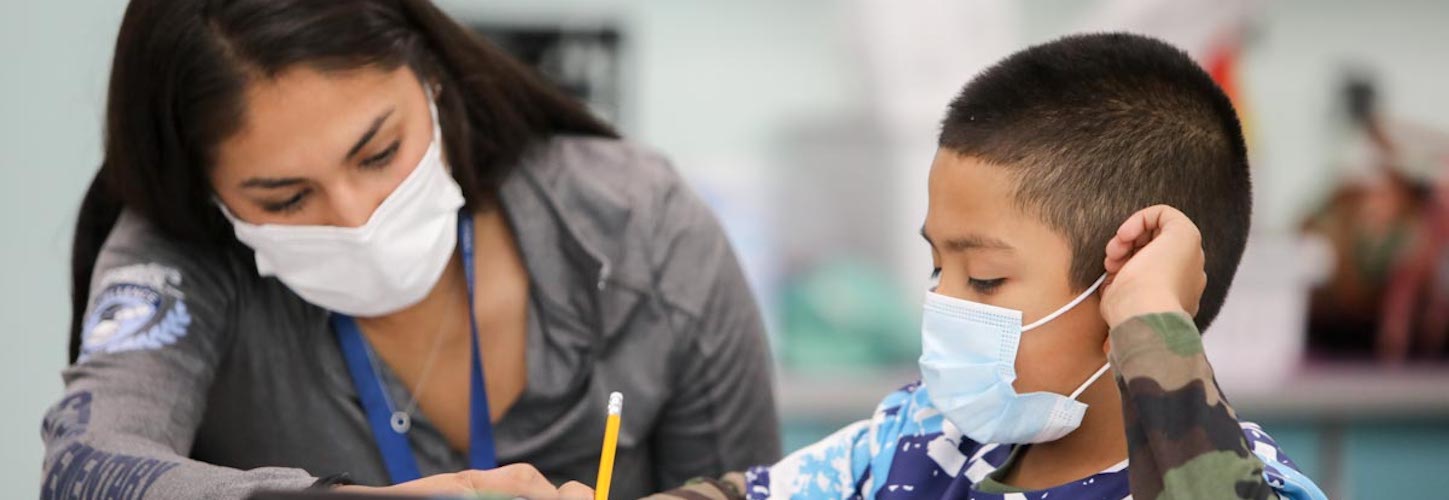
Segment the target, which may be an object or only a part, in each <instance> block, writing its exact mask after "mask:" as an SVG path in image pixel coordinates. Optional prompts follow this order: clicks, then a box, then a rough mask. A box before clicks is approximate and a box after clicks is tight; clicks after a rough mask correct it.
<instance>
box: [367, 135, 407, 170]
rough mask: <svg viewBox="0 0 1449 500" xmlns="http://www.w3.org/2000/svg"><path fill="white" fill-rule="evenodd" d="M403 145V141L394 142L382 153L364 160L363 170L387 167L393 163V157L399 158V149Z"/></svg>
mask: <svg viewBox="0 0 1449 500" xmlns="http://www.w3.org/2000/svg"><path fill="white" fill-rule="evenodd" d="M401 145H402V140H401V139H398V140H394V141H392V144H389V145H388V146H387V148H385V149H383V150H382V151H381V152H379V153H377V154H375V155H372V156H369V157H367V158H363V159H362V168H374V169H375V168H382V167H385V166H387V164H388V163H391V162H392V159H393V157H396V156H397V150H398V147H400V146H401Z"/></svg>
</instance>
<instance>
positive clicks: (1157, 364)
mask: <svg viewBox="0 0 1449 500" xmlns="http://www.w3.org/2000/svg"><path fill="white" fill-rule="evenodd" d="M1109 338H1110V342H1111V347H1112V351H1111V354H1110V358H1111V362H1112V366H1113V367H1114V368H1115V369H1116V372H1117V375H1116V377H1117V387H1118V388H1119V389H1120V390H1121V392H1122V410H1123V418H1124V419H1125V421H1126V431H1127V450H1128V458H1129V461H1130V463H1131V464H1132V465H1131V467H1132V473H1131V475H1130V477H1131V485H1132V496H1133V498H1141V499H1149V500H1151V499H1171V498H1223V494H1224V492H1233V494H1234V496H1233V498H1251V499H1261V498H1277V494H1276V493H1274V490H1273V488H1272V487H1271V486H1270V485H1269V484H1268V483H1267V481H1266V480H1265V479H1264V478H1263V462H1262V461H1260V460H1259V459H1258V457H1257V456H1255V455H1254V454H1253V453H1252V452H1250V451H1249V448H1248V443H1247V438H1246V437H1244V435H1243V431H1242V428H1241V427H1240V425H1239V423H1238V417H1237V414H1236V413H1234V412H1233V408H1232V406H1230V405H1229V404H1228V401H1227V400H1226V399H1224V398H1223V395H1222V391H1221V390H1220V389H1219V387H1218V385H1217V381H1216V380H1215V379H1214V378H1213V369H1212V366H1210V365H1209V364H1208V360H1207V357H1206V356H1205V355H1204V354H1203V347H1202V338H1201V335H1200V334H1199V333H1198V331H1197V328H1196V327H1195V326H1193V322H1192V318H1191V317H1188V316H1187V315H1186V314H1182V313H1159V314H1147V315H1142V316H1138V317H1135V318H1132V319H1130V320H1127V321H1126V322H1124V323H1122V324H1120V325H1118V326H1117V327H1116V328H1113V329H1112V332H1111V333H1110V335H1109Z"/></svg>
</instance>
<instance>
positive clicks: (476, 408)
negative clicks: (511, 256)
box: [332, 209, 498, 484]
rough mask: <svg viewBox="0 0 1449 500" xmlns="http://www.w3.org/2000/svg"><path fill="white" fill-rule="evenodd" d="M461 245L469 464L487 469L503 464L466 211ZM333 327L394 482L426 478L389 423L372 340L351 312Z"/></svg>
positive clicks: (336, 318) (404, 439) (469, 218)
mask: <svg viewBox="0 0 1449 500" xmlns="http://www.w3.org/2000/svg"><path fill="white" fill-rule="evenodd" d="M458 246H459V249H460V250H461V251H462V254H463V273H464V275H465V276H466V277H467V280H468V327H469V328H468V329H469V332H470V333H472V335H469V337H470V338H472V342H471V345H472V346H473V356H472V357H473V363H472V369H471V371H472V372H473V373H472V376H471V379H470V381H469V386H470V389H471V391H470V392H471V395H470V398H471V399H470V404H469V420H470V422H469V433H468V437H469V439H468V467H469V468H472V469H478V470H487V469H492V468H494V467H497V466H498V458H497V457H496V456H494V447H493V423H492V422H491V421H489V411H488V393H487V388H486V386H484V385H483V360H481V359H479V357H478V322H477V320H476V319H475V318H473V306H472V304H473V217H472V214H470V213H468V211H467V209H464V210H460V211H459V212H458ZM332 329H333V331H334V332H335V333H336V334H337V343H338V345H339V346H340V347H341V348H342V359H343V360H344V361H346V363H347V372H348V373H349V374H351V375H352V385H353V386H354V387H356V388H357V397H358V399H360V400H362V408H363V410H365V411H366V412H367V423H368V425H369V426H370V427H372V437H373V439H375V440H376V441H377V448H378V451H380V452H382V461H383V465H384V466H386V467H387V475H388V477H389V478H391V479H392V482H393V484H398V483H405V482H408V481H412V480H414V479H418V478H421V477H422V475H421V474H419V473H418V462H417V459H416V458H414V457H413V448H412V445H410V444H408V438H407V435H406V434H402V433H399V432H396V431H394V430H393V428H392V424H391V423H390V421H391V419H392V412H393V411H395V409H393V408H390V407H389V404H388V400H387V397H386V395H384V394H383V391H384V390H386V389H385V388H383V386H382V381H381V380H378V379H377V373H376V372H375V371H373V364H372V363H373V361H372V356H371V355H370V354H369V353H368V350H369V347H368V345H367V340H366V339H364V338H363V337H362V332H361V331H359V330H358V329H357V322H356V321H354V320H353V319H352V317H351V316H347V315H345V314H338V313H333V314H332Z"/></svg>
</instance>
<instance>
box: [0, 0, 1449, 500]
mask: <svg viewBox="0 0 1449 500" xmlns="http://www.w3.org/2000/svg"><path fill="white" fill-rule="evenodd" d="M1168 3H1171V4H1172V6H1171V7H1170V8H1163V6H1162V5H1163V4H1168ZM442 5H443V6H444V7H445V8H447V9H448V10H450V11H451V12H453V13H454V14H455V15H456V16H457V17H458V18H459V20H460V21H463V22H464V23H466V24H469V25H470V26H474V27H476V28H478V29H479V30H480V31H481V32H483V33H485V34H487V35H488V36H490V37H492V38H494V39H495V40H498V41H499V43H501V44H503V45H504V46H505V47H506V48H508V49H509V50H512V51H515V53H519V54H520V55H521V56H524V57H526V58H528V59H529V62H530V63H533V64H535V65H537V66H538V67H540V69H541V70H543V71H544V72H545V73H546V74H548V75H549V76H550V77H551V78H554V79H555V81H558V82H560V84H561V85H563V86H564V87H565V88H568V89H569V90H571V91H574V92H576V93H579V94H581V95H583V96H585V97H587V98H589V100H590V102H591V103H593V104H594V105H595V109H597V110H598V111H599V112H600V113H601V114H603V115H605V116H608V117H610V118H611V119H612V120H615V121H616V122H617V123H618V124H619V125H620V127H621V128H622V129H623V130H624V131H625V132H626V134H627V135H628V136H630V137H631V138H633V139H636V140H638V141H641V142H644V143H647V144H649V145H651V146H653V147H655V148H657V149H659V150H661V151H663V152H664V153H666V154H667V155H668V156H669V157H671V158H672V159H673V160H674V162H675V164H676V165H677V167H678V168H679V169H680V171H681V172H683V173H684V175H685V176H686V177H687V178H688V179H690V180H691V182H692V183H693V184H694V185H695V187H696V189H698V190H699V191H700V192H701V193H702V194H703V195H704V196H705V198H706V199H707V200H708V201H709V202H710V203H711V205H713V206H714V207H715V209H716V211H717V212H718V213H719V215H720V217H721V218H722V220H723V221H724V223H725V226H726V228H727V230H728V231H729V232H730V235H731V237H732V239H733V241H734V243H735V246H736V248H737V250H738V251H739V252H740V254H741V256H742V258H743V260H744V264H745V266H746V271H747V273H748V274H749V275H750V278H751V281H752V283H753V285H754V287H755V289H756V292H757V293H758V294H759V296H760V299H761V304H762V306H763V307H764V308H765V309H766V311H767V314H768V316H769V321H770V326H771V331H772V336H773V338H772V341H773V343H774V347H775V350H776V353H777V357H778V358H779V359H780V370H779V372H778V373H779V387H778V391H779V393H780V395H781V398H780V403H781V405H782V412H783V416H784V417H785V424H786V436H787V441H788V444H789V445H790V446H791V447H795V446H799V445H802V444H804V443H808V442H810V441H811V440H813V439H816V438H819V437H821V436H823V435H824V433H825V432H827V431H829V430H831V429H833V428H835V427H837V426H839V425H841V424H843V423H846V422H848V421H851V420H854V419H858V418H862V417H864V416H866V415H868V412H869V410H870V408H871V407H872V406H873V405H874V404H875V402H876V401H877V399H878V398H879V397H880V396H881V395H883V394H884V393H885V392H886V391H888V390H889V389H891V388H893V387H895V386H899V385H901V384H904V383H906V382H909V381H910V380H912V379H913V378H914V375H913V374H912V373H913V371H914V361H913V360H914V357H915V356H916V354H917V353H918V341H917V340H916V336H917V331H916V328H917V326H916V316H917V315H918V312H917V310H916V308H917V307H918V304H919V297H920V293H919V290H921V289H922V286H923V285H924V282H925V278H926V275H927V273H928V272H929V252H928V250H927V248H926V247H925V246H924V244H923V243H921V242H920V241H919V237H918V236H917V235H916V234H915V233H916V229H917V228H918V227H919V224H920V220H921V218H922V217H923V215H924V207H925V198H924V194H925V172H926V169H927V167H928V164H929V160H930V157H931V155H932V153H933V150H934V148H933V143H934V131H935V128H936V121H937V120H938V119H939V116H940V113H941V111H942V110H943V109H944V106H945V103H946V102H947V100H948V99H949V98H950V97H951V94H952V93H953V92H954V91H955V90H957V89H958V88H959V87H960V86H961V85H962V84H963V83H964V82H965V81H966V79H967V78H969V77H970V75H972V74H973V73H975V72H976V71H978V70H980V69H981V68H982V67H984V65H986V64H989V63H990V62H991V61H993V60H995V59H997V58H1000V57H1002V56H1004V55H1006V54H1008V53H1010V52H1012V51H1013V50H1016V49H1019V48H1022V47H1024V46H1025V45H1027V44H1030V43H1037V42H1042V41H1047V40H1050V39H1052V38H1054V37H1057V36H1060V35H1062V34H1066V33H1070V32H1074V31H1079V30H1091V29H1113V28H1130V29H1132V30H1135V31H1142V32H1146V33H1150V34H1155V35H1157V36H1161V37H1164V38H1167V39H1169V40H1170V41H1173V42H1174V43H1177V44H1179V45H1181V46H1184V47H1185V48H1188V49H1189V51H1190V52H1191V53H1192V54H1193V55H1194V56H1195V57H1197V58H1198V59H1199V61H1200V62H1203V63H1204V65H1205V66H1209V69H1212V70H1214V74H1215V75H1216V74H1221V75H1226V76H1224V78H1225V80H1223V81H1225V82H1231V83H1232V85H1231V86H1232V87H1233V88H1232V89H1231V90H1232V91H1233V92H1234V98H1235V100H1236V102H1237V104H1238V106H1239V108H1240V110H1241V111H1242V112H1243V114H1244V118H1245V120H1246V123H1247V124H1248V128H1249V134H1250V136H1251V137H1250V142H1251V146H1250V147H1251V149H1252V151H1253V153H1252V154H1253V162H1254V168H1255V179H1256V188H1257V193H1256V198H1257V209H1258V210H1257V214H1256V216H1257V219H1256V221H1255V224H1256V226H1255V233H1254V236H1253V242H1252V243H1251V244H1250V248H1249V251H1248V255H1247V257H1245V261H1244V264H1243V268H1242V269H1241V271H1240V273H1239V276H1238V278H1237V286H1236V288H1235V290H1234V292H1233V295H1232V296H1231V297H1230V305H1229V306H1228V308H1227V309H1226V310H1225V312H1224V315H1223V319H1221V320H1219V323H1218V324H1217V325H1216V326H1215V327H1214V328H1213V329H1212V330H1211V331H1210V332H1209V335H1208V336H1207V339H1208V343H1209V346H1208V349H1209V356H1210V357H1211V359H1212V360H1213V362H1214V364H1215V366H1216V367H1217V369H1218V371H1219V377H1220V380H1221V381H1222V383H1223V385H1224V388H1225V389H1226V390H1227V392H1228V394H1229V395H1231V396H1233V400H1234V402H1235V403H1236V405H1237V406H1238V407H1239V409H1240V413H1241V414H1242V415H1243V416H1244V417H1245V418H1246V419H1251V420H1257V421H1260V422H1263V423H1264V424H1265V426H1266V427H1267V428H1268V430H1269V431H1270V432H1271V433H1272V434H1273V435H1274V436H1275V437H1276V438H1277V439H1278V440H1279V442H1280V443H1281V444H1283V445H1284V448H1285V449H1287V451H1288V452H1289V453H1291V454H1292V455H1293V457H1294V458H1295V459H1296V460H1297V461H1298V463H1299V464H1301V465H1303V466H1304V467H1305V468H1306V470H1307V472H1308V473H1309V475H1310V476H1312V477H1315V478H1316V479H1318V480H1319V482H1320V484H1322V485H1323V486H1324V487H1325V489H1326V490H1328V491H1329V492H1330V494H1331V495H1332V496H1333V497H1334V498H1408V497H1433V496H1435V495H1441V494H1442V492H1444V491H1449V474H1445V473H1444V472H1445V471H1449V451H1445V450H1449V363H1446V362H1444V358H1443V356H1442V354H1434V353H1428V354H1422V355H1420V354H1416V353H1417V351H1411V352H1410V355H1409V356H1407V357H1406V358H1405V359H1385V357H1384V356H1383V355H1381V354H1376V352H1377V351H1374V352H1366V353H1363V355H1362V356H1353V355H1341V354H1329V355H1322V354H1319V353H1320V350H1318V349H1317V348H1315V344H1314V343H1313V342H1312V340H1311V339H1312V338H1313V337H1312V336H1311V335H1307V334H1306V333H1305V332H1306V331H1307V328H1308V325H1307V323H1308V322H1307V315H1308V311H1309V310H1310V308H1311V305H1310V300H1311V299H1310V291H1309V290H1310V289H1312V288H1313V287H1315V286H1317V285H1316V283H1321V282H1323V281H1324V280H1325V279H1327V278H1325V275H1326V274H1327V273H1329V271H1326V269H1329V268H1332V265H1331V262H1333V259H1334V255H1335V254H1334V253H1333V252H1332V245H1330V244H1324V243H1323V242H1322V241H1318V242H1317V243H1315V240H1314V239H1313V238H1305V237H1304V233H1303V232H1302V231H1300V228H1301V227H1302V226H1303V221H1304V220H1305V219H1307V218H1310V216H1312V215H1313V214H1314V213H1315V211H1317V210H1319V209H1320V207H1322V206H1323V204H1324V200H1325V199H1326V198H1327V197H1328V196H1329V193H1332V192H1334V190H1335V189H1337V188H1338V186H1340V185H1342V184H1344V182H1345V181H1343V180H1342V179H1344V178H1346V177H1348V178H1354V177H1353V175H1352V172H1361V171H1362V170H1364V167H1362V165H1364V164H1372V163H1374V162H1375V160H1374V158H1381V157H1383V156H1384V154H1383V153H1382V152H1378V153H1376V152H1375V151H1376V149H1375V148H1374V145H1373V144H1368V145H1365V144H1364V140H1363V139H1362V137H1360V136H1361V135H1362V134H1357V133H1356V132H1355V131H1356V130H1357V128H1355V126H1354V125H1353V124H1351V123H1350V120H1349V119H1347V118H1345V117H1344V114H1345V111H1344V109H1343V108H1344V105H1343V101H1344V99H1343V98H1342V96H1343V93H1344V92H1343V89H1344V87H1345V78H1346V75H1350V74H1353V75H1360V76H1362V77H1363V79H1366V80H1368V81H1370V82H1372V85H1373V88H1374V89H1375V91H1376V95H1377V96H1378V99H1377V101H1376V102H1377V108H1376V109H1377V110H1378V111H1377V113H1378V115H1379V116H1380V117H1381V119H1379V120H1378V123H1387V125H1383V127H1385V128H1388V129H1392V130H1394V131H1396V132H1394V135H1395V137H1404V139H1402V140H1399V141H1397V142H1396V144H1399V146H1398V148H1397V149H1396V150H1395V151H1396V153H1395V154H1394V156H1393V158H1395V160H1394V161H1395V164H1398V165H1407V166H1406V167H1403V169H1404V170H1407V171H1411V172H1415V173H1414V174H1412V175H1411V177H1413V178H1415V179H1419V180H1420V184H1424V185H1432V184H1433V180H1434V179H1435V173H1436V172H1438V171H1441V170H1443V168H1444V165H1445V164H1446V160H1449V155H1446V154H1445V153H1444V151H1445V150H1444V149H1443V146H1444V142H1445V141H1444V140H1443V139H1442V135H1441V134H1440V133H1439V132H1437V131H1446V130H1449V98H1446V97H1445V95H1444V93H1443V89H1445V88H1449V64H1445V61H1446V60H1449V59H1446V51H1449V34H1446V32H1445V31H1444V30H1443V29H1442V28H1443V26H1445V25H1446V22H1449V3H1446V2H1436V1H1431V0H1393V1H1382V2H1354V1H1348V0H1317V1H1315V0H1278V1H1231V2H1151V1H1140V2H1116V1H1111V0H1105V1H1069V0H1035V1H1031V2H1014V1H1005V0H1000V1H987V0H964V1H940V0H923V1H920V2H912V3H910V4H909V7H908V5H907V4H902V3H899V2H886V1H880V0H855V1H845V2H841V1H825V0H796V1H790V2H771V1H763V0H737V1H733V2H704V1H697V0H689V1H671V2H662V1H654V2H650V1H642V0H641V1H617V0H616V1H609V0H600V1H582V0H570V1H558V0H555V1H536V0H534V1H530V0H507V1H499V0H495V1H463V0H454V1H446V2H442ZM0 6H3V8H4V15H0V68H3V70H0V190H3V192H0V221H3V223H0V263H3V264H0V265H3V270H4V272H3V278H0V332H3V335H4V336H5V337H4V339H3V340H4V344H3V348H0V367H3V368H0V369H3V372H0V374H3V379H0V380H3V383H0V391H3V392H0V402H3V403H0V404H3V405H4V406H3V408H4V410H5V411H3V412H0V495H3V496H5V497H33V496H35V494H36V492H37V491H38V485H37V484H36V482H37V481H38V478H39V470H40V465H39V462H40V456H41V446H40V441H39V425H40V424H39V422H40V418H41V415H42V414H43V412H44V410H45V408H46V407H47V406H48V405H49V404H51V403H52V402H53V401H54V399H55V398H56V397H57V396H58V394H59V393H60V389H61V381H60V378H59V375H58V373H59V371H60V369H61V368H62V367H63V365H64V363H65V338H66V334H65V331H66V327H67V325H66V323H67V321H68V319H67V318H68V306H67V302H68V301H67V295H66V294H67V290H66V286H67V285H66V283H67V282H68V279H69V278H68V267H67V261H68V257H69V238H70V225H71V224H72V223H73V218H74V216H75V211H76V206H77V205H78V203H79V200H80V196H81V193H82V190H83V188H84V186H85V184H86V183H87V182H88V181H89V179H90V177H91V175H92V174H93V172H94V170H95V168H96V165H97V164H98V161H99V158H100V155H101V151H100V120H101V118H102V114H103V106H104V90H105V81H106V78H107V74H108V71H109V58H110V51H111V46H112V43H113V39H114V36H115V33H116V29H117V26H118V24H119V21H120V16H121V13H122V11H123V10H124V7H125V6H124V3H123V2H120V1H115V0H107V1H101V0H84V1H82V0H74V1H67V2H43V1H6V2H4V3H0ZM908 8H909V10H907V9H908ZM1364 158H1368V159H1364ZM1370 170H1371V168H1370ZM1344 172H1350V174H1344ZM1325 247H1327V248H1328V250H1325ZM1363 335H1364V336H1365V337H1366V338H1374V337H1373V335H1374V332H1372V331H1365V332H1364V333H1363ZM1366 342H1370V343H1372V341H1366ZM1415 345H1417V344H1415ZM842 380H844V381H846V382H848V383H842ZM843 388H848V389H843Z"/></svg>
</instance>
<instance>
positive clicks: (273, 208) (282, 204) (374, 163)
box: [262, 139, 402, 214]
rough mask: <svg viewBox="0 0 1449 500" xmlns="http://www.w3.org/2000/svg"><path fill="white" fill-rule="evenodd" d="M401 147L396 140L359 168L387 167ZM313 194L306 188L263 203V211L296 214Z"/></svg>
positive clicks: (369, 157)
mask: <svg viewBox="0 0 1449 500" xmlns="http://www.w3.org/2000/svg"><path fill="white" fill-rule="evenodd" d="M401 147H402V140H401V139H397V140H394V141H392V144H389V145H388V146H387V148H384V149H383V150H382V151H379V152H378V153H377V154H374V155H372V156H368V157H366V158H363V159H362V161H361V162H360V163H359V166H361V167H362V168H363V169H367V170H376V169H381V168H383V167H386V166H387V165H388V164H389V163H392V160H393V159H394V158H396V157H397V152H398V149H399V148H401ZM311 194H312V188H304V189H302V190H299V191H297V193H296V194H293V195H292V196H291V197H290V198H287V199H285V200H282V201H278V202H264V203H262V209H263V210H266V211H267V212H270V213H274V214H289V213H294V212H296V211H298V210H301V209H302V205H303V204H304V202H305V201H306V200H307V197H308V196H310V195H311Z"/></svg>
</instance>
